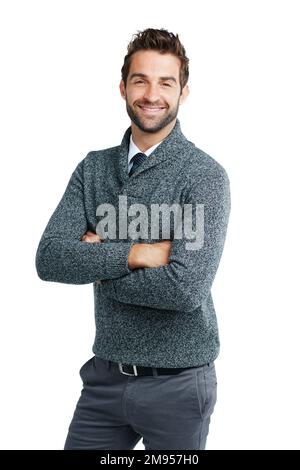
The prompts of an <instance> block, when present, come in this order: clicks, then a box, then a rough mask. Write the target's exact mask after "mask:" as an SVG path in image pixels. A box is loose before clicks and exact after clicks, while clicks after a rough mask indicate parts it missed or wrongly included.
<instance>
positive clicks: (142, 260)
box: [81, 230, 172, 284]
mask: <svg viewBox="0 0 300 470" xmlns="http://www.w3.org/2000/svg"><path fill="white" fill-rule="evenodd" d="M81 241H83V242H87V243H101V242H102V241H103V240H101V238H100V237H99V235H97V234H96V233H94V232H91V231H89V230H88V231H87V232H86V233H85V234H84V235H83V236H82V237H81ZM171 248H172V242H171V241H170V240H164V241H162V242H157V243H135V244H134V245H133V246H132V248H131V250H130V252H129V255H128V268H129V269H137V268H158V267H159V266H164V265H166V264H168V263H169V256H170V253H171ZM101 282H104V280H103V281H101V280H98V281H96V283H97V284H101Z"/></svg>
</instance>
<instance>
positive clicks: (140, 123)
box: [126, 97, 179, 134]
mask: <svg viewBox="0 0 300 470" xmlns="http://www.w3.org/2000/svg"><path fill="white" fill-rule="evenodd" d="M138 104H139V105H141V106H156V105H155V104H153V103H149V102H147V103H146V102H143V103H138ZM159 106H162V105H159ZM126 110H127V114H128V116H129V117H130V119H131V121H132V122H134V124H135V125H136V126H137V127H138V128H139V129H140V130H141V131H143V132H148V133H150V134H154V133H155V132H158V131H160V130H161V129H163V128H164V127H166V126H167V125H168V124H170V122H172V121H173V120H174V119H175V118H176V117H177V114H178V110H179V98H178V101H177V103H176V105H175V106H174V107H173V108H171V109H169V107H168V106H166V107H165V111H166V114H165V115H164V116H162V117H160V118H159V117H154V122H151V119H149V118H147V117H142V116H141V117H140V116H139V114H138V113H137V112H136V111H135V110H134V108H133V107H132V106H130V105H129V103H128V101H127V97H126Z"/></svg>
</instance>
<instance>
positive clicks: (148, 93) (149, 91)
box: [144, 84, 159, 103]
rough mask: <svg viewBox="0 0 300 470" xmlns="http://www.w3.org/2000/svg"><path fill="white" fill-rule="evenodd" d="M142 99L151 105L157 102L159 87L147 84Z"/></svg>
mask: <svg viewBox="0 0 300 470" xmlns="http://www.w3.org/2000/svg"><path fill="white" fill-rule="evenodd" d="M144 98H146V99H147V100H148V101H151V102H152V103H153V102H155V101H157V100H159V87H158V86H157V85H154V84H148V85H147V87H146V89H145V92H144Z"/></svg>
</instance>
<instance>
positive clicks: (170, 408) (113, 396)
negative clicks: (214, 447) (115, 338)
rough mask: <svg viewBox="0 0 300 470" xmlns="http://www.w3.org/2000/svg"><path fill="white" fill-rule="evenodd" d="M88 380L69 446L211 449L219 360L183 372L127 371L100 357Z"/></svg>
mask: <svg viewBox="0 0 300 470" xmlns="http://www.w3.org/2000/svg"><path fill="white" fill-rule="evenodd" d="M79 374H80V377H81V379H82V382H83V388H82V391H81V395H80V398H79V400H78V403H77V405H76V408H75V411H74V415H73V418H72V420H71V423H70V426H69V430H68V434H67V438H66V441H65V445H64V450H69V449H83V450H84V449H86V450H101V449H102V450H124V449H127V450H129V449H134V447H135V446H136V444H137V443H138V442H139V440H140V439H143V441H142V442H143V445H144V447H145V450H152V449H153V450H157V449H162V450H172V449H186V450H201V449H205V445H206V438H207V435H208V430H209V423H210V416H211V414H212V412H213V410H214V406H215V403H216V399H217V379H216V372H215V365H214V363H213V362H211V363H209V364H205V365H204V366H199V367H194V368H187V369H186V370H184V371H182V372H180V373H179V374H177V375H171V374H169V375H157V376H126V375H123V374H121V373H120V371H119V368H118V365H117V364H114V363H110V361H106V360H104V359H101V358H99V357H97V356H93V357H92V358H90V359H89V360H88V361H87V362H86V363H85V364H83V366H82V367H81V369H80V371H79Z"/></svg>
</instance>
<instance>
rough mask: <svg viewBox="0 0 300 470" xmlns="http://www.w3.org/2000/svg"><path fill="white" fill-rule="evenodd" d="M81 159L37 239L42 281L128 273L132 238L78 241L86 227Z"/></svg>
mask: <svg viewBox="0 0 300 470" xmlns="http://www.w3.org/2000/svg"><path fill="white" fill-rule="evenodd" d="M83 164H84V160H82V161H81V162H80V163H79V164H78V165H77V167H76V169H75V170H74V172H73V173H72V175H71V178H70V180H69V182H68V185H67V188H66V190H65V192H64V194H63V196H62V198H61V200H60V202H59V204H58V206H57V207H56V209H55V211H54V213H53V214H52V216H51V218H50V220H49V222H48V224H47V226H46V228H45V230H44V233H43V234H42V237H41V240H40V242H39V245H38V248H37V252H36V256H35V266H36V270H37V273H38V276H39V277H40V278H41V279H42V280H44V281H53V282H62V283H66V284H88V283H92V282H94V281H96V280H97V279H114V278H116V277H119V276H123V275H125V274H128V273H129V272H131V271H130V269H129V268H128V263H127V260H128V254H129V251H130V248H131V246H132V245H133V242H130V241H129V242H128V241H122V242H119V243H116V242H108V241H106V240H104V241H103V242H101V243H88V242H84V241H81V237H82V235H84V233H85V232H86V231H87V229H88V225H87V219H86V214H85V204H84V186H83Z"/></svg>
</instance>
